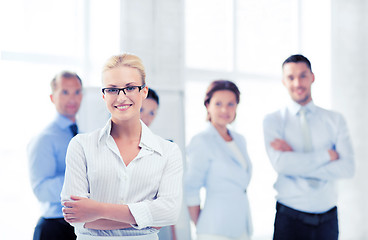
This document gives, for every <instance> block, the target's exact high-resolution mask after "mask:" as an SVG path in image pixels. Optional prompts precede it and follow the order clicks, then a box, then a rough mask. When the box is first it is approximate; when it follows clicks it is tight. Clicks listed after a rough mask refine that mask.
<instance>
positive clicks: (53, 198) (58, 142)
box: [27, 71, 82, 240]
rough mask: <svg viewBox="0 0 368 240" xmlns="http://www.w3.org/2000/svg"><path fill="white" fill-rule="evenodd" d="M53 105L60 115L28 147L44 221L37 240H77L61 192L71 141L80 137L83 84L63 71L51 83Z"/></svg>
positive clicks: (39, 227)
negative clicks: (78, 114)
mask: <svg viewBox="0 0 368 240" xmlns="http://www.w3.org/2000/svg"><path fill="white" fill-rule="evenodd" d="M50 99H51V102H52V103H53V104H54V105H55V108H56V111H57V115H56V117H55V119H54V121H53V122H51V123H50V125H49V126H47V127H46V128H45V129H44V130H43V131H42V132H41V133H40V134H39V135H38V136H37V137H36V138H34V139H33V140H32V141H31V142H30V144H29V146H28V149H27V150H28V151H27V153H28V160H29V171H30V178H31V185H32V189H33V192H34V194H35V195H36V197H37V199H38V201H39V202H40V205H41V211H42V212H41V218H40V219H39V221H38V223H37V226H36V228H35V231H34V235H33V239H34V240H39V239H42V240H55V239H60V240H69V239H75V238H76V236H75V234H74V228H73V227H72V226H70V225H69V224H68V223H67V222H66V221H65V220H64V218H63V213H62V205H61V202H60V192H61V189H62V187H63V183H64V174H65V156H66V151H67V148H68V144H69V142H70V140H71V139H72V138H73V137H74V136H75V135H76V134H77V133H78V127H77V125H76V114H77V112H78V110H79V107H80V104H81V101H82V81H81V79H80V78H79V76H78V75H77V74H76V73H73V72H69V71H63V72H61V73H59V74H57V75H56V76H55V77H54V78H53V79H52V81H51V95H50Z"/></svg>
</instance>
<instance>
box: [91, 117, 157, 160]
mask: <svg viewBox="0 0 368 240" xmlns="http://www.w3.org/2000/svg"><path fill="white" fill-rule="evenodd" d="M111 122H112V121H111V118H110V119H109V120H108V121H107V123H106V125H105V127H103V128H102V129H101V130H100V134H99V138H98V140H99V141H101V140H102V139H106V138H107V137H108V136H109V135H110V132H111ZM140 122H141V126H142V132H141V140H140V142H139V146H140V147H141V148H145V149H147V150H150V151H155V152H157V153H159V154H160V155H162V148H161V146H160V145H159V144H158V141H157V138H156V135H155V134H154V133H152V131H151V130H150V129H149V128H148V127H147V126H146V124H144V123H143V122H142V120H140Z"/></svg>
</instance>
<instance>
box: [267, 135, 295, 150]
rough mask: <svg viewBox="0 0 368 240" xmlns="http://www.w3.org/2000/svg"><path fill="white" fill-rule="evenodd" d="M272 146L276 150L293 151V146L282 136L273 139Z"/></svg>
mask: <svg viewBox="0 0 368 240" xmlns="http://www.w3.org/2000/svg"><path fill="white" fill-rule="evenodd" d="M271 147H272V148H273V149H275V150H276V151H281V152H292V151H293V149H292V148H291V146H290V145H289V144H288V143H287V142H286V141H285V140H282V139H280V138H276V139H275V140H273V141H272V142H271Z"/></svg>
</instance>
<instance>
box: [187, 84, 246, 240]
mask: <svg viewBox="0 0 368 240" xmlns="http://www.w3.org/2000/svg"><path fill="white" fill-rule="evenodd" d="M239 100H240V92H239V89H238V87H237V86H236V85H235V84H234V83H233V82H231V81H227V80H218V81H214V82H212V83H211V84H210V86H209V87H208V89H207V92H206V96H205V100H204V105H205V107H206V109H207V120H208V121H209V124H208V127H207V129H205V130H204V131H202V132H200V133H199V134H197V135H195V136H194V137H193V138H192V139H191V141H190V143H189V145H188V147H187V160H188V164H187V171H186V173H185V178H184V189H185V196H186V199H185V200H186V204H187V205H188V207H189V214H190V217H191V219H192V221H193V222H194V224H195V225H196V229H197V236H198V238H197V239H198V240H235V239H236V240H247V239H250V236H251V234H252V220H251V214H250V208H249V202H248V196H247V188H248V184H249V182H250V179H251V173H252V165H251V161H250V159H249V156H248V153H247V147H246V141H245V139H244V137H243V136H242V135H240V134H238V133H236V132H234V131H232V130H230V129H229V128H228V125H229V124H230V123H232V122H233V121H234V120H235V117H236V110H237V106H238V104H239ZM201 188H205V190H206V198H205V202H204V205H203V208H202V209H201V207H200V204H201V202H202V201H201V200H203V199H201V196H200V190H201Z"/></svg>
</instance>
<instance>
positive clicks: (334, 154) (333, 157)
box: [328, 149, 339, 161]
mask: <svg viewBox="0 0 368 240" xmlns="http://www.w3.org/2000/svg"><path fill="white" fill-rule="evenodd" d="M328 154H329V155H330V161H335V160H337V159H339V154H338V153H337V152H336V151H335V150H333V149H330V150H328Z"/></svg>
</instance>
